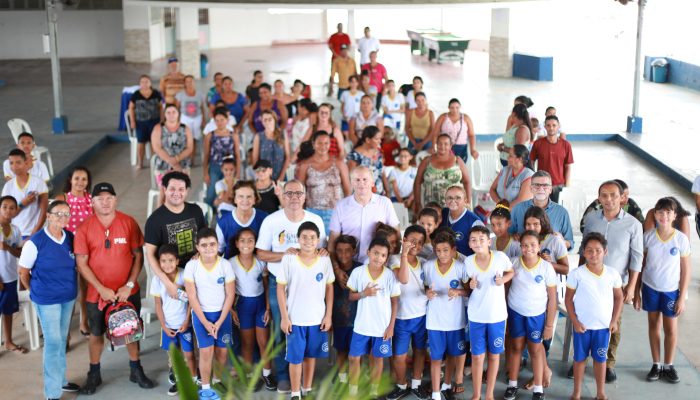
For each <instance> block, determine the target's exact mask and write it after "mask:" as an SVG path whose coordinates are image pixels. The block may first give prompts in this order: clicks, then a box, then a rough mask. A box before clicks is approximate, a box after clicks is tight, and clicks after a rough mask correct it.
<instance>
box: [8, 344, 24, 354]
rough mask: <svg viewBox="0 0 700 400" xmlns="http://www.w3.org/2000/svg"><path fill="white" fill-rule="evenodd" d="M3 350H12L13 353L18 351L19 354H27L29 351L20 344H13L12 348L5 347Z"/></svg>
mask: <svg viewBox="0 0 700 400" xmlns="http://www.w3.org/2000/svg"><path fill="white" fill-rule="evenodd" d="M5 350H7V351H11V352H14V353H19V354H27V353H29V350H28V349H27V348H26V347H23V346H20V345H15V347H13V348H11V349H8V348H5Z"/></svg>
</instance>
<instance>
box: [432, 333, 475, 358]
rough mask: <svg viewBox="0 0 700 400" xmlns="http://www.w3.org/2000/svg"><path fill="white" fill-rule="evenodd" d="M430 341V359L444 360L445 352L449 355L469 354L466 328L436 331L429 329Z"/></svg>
mask: <svg viewBox="0 0 700 400" xmlns="http://www.w3.org/2000/svg"><path fill="white" fill-rule="evenodd" d="M428 343H429V345H430V359H431V360H433V361H437V360H442V359H443V358H444V357H445V353H447V355H448V356H461V355H464V354H467V343H466V341H465V336H464V329H457V330H456V331H434V330H432V329H428Z"/></svg>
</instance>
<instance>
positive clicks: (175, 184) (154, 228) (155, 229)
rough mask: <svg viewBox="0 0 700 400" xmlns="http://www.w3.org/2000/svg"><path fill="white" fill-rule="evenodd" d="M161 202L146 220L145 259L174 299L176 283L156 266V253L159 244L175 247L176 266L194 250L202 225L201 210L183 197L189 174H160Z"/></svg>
mask: <svg viewBox="0 0 700 400" xmlns="http://www.w3.org/2000/svg"><path fill="white" fill-rule="evenodd" d="M163 187H164V188H165V203H163V205H162V206H160V207H158V209H156V210H155V211H154V212H153V214H151V215H150V216H149V217H148V219H147V220H146V258H147V259H148V263H149V264H150V266H151V268H152V270H153V273H154V274H155V275H156V276H157V277H158V278H160V280H161V282H163V285H165V288H166V289H167V290H168V295H169V296H170V297H172V298H177V286H176V285H175V284H174V283H173V282H172V281H170V279H168V277H167V276H166V275H165V273H163V270H162V269H160V263H159V262H158V257H157V255H156V254H157V252H158V247H160V245H162V244H166V243H169V244H174V245H176V246H177V251H178V258H179V260H180V264H179V265H178V267H179V268H180V269H184V268H185V264H187V262H188V261H189V260H190V259H191V258H192V256H193V255H194V253H195V252H196V250H195V242H196V238H197V231H198V230H200V229H201V228H204V227H205V226H206V222H205V221H204V215H203V214H202V209H201V208H199V206H198V205H196V204H192V203H187V202H185V199H186V198H187V194H188V192H189V189H190V177H189V176H187V175H186V174H184V173H182V172H179V171H173V172H169V173H167V174H165V176H164V177H163Z"/></svg>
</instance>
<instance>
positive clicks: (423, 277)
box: [420, 272, 425, 281]
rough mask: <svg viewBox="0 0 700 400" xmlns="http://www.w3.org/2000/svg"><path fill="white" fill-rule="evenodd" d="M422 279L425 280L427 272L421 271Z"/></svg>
mask: <svg viewBox="0 0 700 400" xmlns="http://www.w3.org/2000/svg"><path fill="white" fill-rule="evenodd" d="M420 280H422V281H424V280H425V272H421V273H420Z"/></svg>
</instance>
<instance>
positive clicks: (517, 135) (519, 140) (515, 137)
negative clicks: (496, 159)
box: [498, 103, 532, 167]
mask: <svg viewBox="0 0 700 400" xmlns="http://www.w3.org/2000/svg"><path fill="white" fill-rule="evenodd" d="M510 122H511V127H510V128H509V129H508V130H507V131H506V133H504V134H503V143H500V144H499V145H498V151H500V152H501V164H502V165H503V166H504V167H505V166H506V165H508V155H509V154H510V153H509V151H510V148H511V147H513V146H514V145H516V144H522V145H524V146H526V147H527V146H528V145H529V143H530V135H531V134H532V127H531V126H530V114H529V113H528V112H527V106H526V105H525V104H522V103H519V104H516V105H515V106H513V111H512V112H511V113H510Z"/></svg>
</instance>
